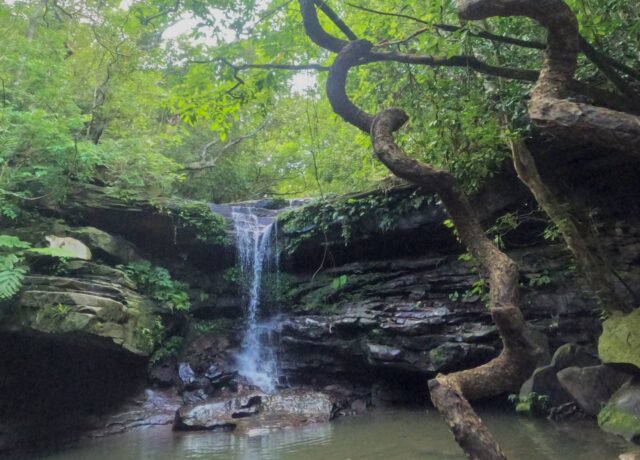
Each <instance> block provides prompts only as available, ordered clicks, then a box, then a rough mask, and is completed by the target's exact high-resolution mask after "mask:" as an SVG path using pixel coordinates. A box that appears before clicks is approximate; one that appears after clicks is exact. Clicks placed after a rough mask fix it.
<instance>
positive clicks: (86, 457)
mask: <svg viewBox="0 0 640 460" xmlns="http://www.w3.org/2000/svg"><path fill="white" fill-rule="evenodd" d="M481 415H482V417H483V419H484V420H485V422H486V423H487V425H488V426H489V428H490V429H491V431H492V432H493V433H494V435H495V436H496V437H497V438H498V440H499V441H500V443H501V444H502V446H503V448H504V450H505V451H506V453H507V456H508V458H509V459H510V460H615V459H616V458H617V456H618V455H619V454H620V453H622V452H624V451H626V450H629V449H630V446H629V444H627V443H626V442H625V441H624V440H622V439H619V438H617V437H614V436H610V435H607V434H605V433H604V432H602V431H600V430H599V429H598V427H597V426H596V425H595V423H593V422H584V423H573V424H552V423H550V422H547V421H544V420H533V419H528V418H522V417H517V416H514V415H513V414H507V413H500V412H497V411H493V412H483V413H482V414H481ZM35 458H41V459H46V460H138V459H140V460H152V459H153V460H186V459H193V460H204V459H207V460H254V459H260V460H294V459H295V460H329V459H330V460H360V459H361V460H365V459H366V460H413V459H416V460H417V459H420V460H464V459H465V456H464V455H463V454H462V452H461V451H460V449H459V448H458V447H457V445H456V444H455V442H454V441H453V438H452V435H451V434H450V433H449V431H448V430H447V428H446V426H445V425H444V423H443V422H442V421H441V419H440V417H439V415H438V414H437V413H435V412H434V411H428V412H425V411H424V410H421V411H418V410H397V409H394V410H373V411H370V412H369V413H367V414H366V415H362V416H358V417H348V418H342V419H338V420H336V421H334V422H332V423H321V424H313V425H307V426H303V427H297V428H289V429H284V430H278V431H272V432H262V433H260V432H256V433H253V434H252V435H249V436H236V435H233V434H231V433H208V432H186V433H174V432H172V431H171V429H170V427H159V428H153V429H141V430H139V431H135V432H130V433H127V434H124V435H119V436H114V437H110V438H105V439H100V440H94V441H87V442H82V443H79V444H75V445H72V446H69V447H67V448H66V449H65V450H63V451H59V452H57V453H55V454H49V455H44V456H42V455H41V456H38V457H35Z"/></svg>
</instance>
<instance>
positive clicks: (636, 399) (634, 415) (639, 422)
mask: <svg viewBox="0 0 640 460" xmlns="http://www.w3.org/2000/svg"><path fill="white" fill-rule="evenodd" d="M598 424H599V425H600V427H601V428H602V429H603V430H605V431H607V432H609V433H613V434H617V435H618V436H622V437H623V438H625V439H626V440H627V441H632V442H635V443H637V444H640V382H638V380H637V379H636V380H634V381H631V382H628V383H626V384H625V385H623V386H622V387H621V388H620V389H619V390H618V391H616V392H615V393H614V394H613V396H611V399H610V400H609V402H608V403H607V405H606V406H605V407H604V408H603V409H602V410H601V411H600V413H599V414H598Z"/></svg>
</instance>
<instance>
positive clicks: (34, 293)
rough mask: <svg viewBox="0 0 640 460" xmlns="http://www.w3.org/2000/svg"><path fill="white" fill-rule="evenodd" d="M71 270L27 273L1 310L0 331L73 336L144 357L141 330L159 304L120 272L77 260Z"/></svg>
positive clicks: (145, 347)
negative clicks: (57, 273)
mask: <svg viewBox="0 0 640 460" xmlns="http://www.w3.org/2000/svg"><path fill="white" fill-rule="evenodd" d="M74 268H77V270H74ZM70 272H71V273H70V276H45V275H32V276H27V277H26V278H25V281H24V289H23V290H22V292H21V293H20V294H19V296H18V297H17V298H16V299H15V300H12V301H11V305H10V306H9V307H8V308H5V309H4V310H3V312H2V323H1V325H0V329H3V330H10V331H19V330H33V331H38V332H42V333H47V334H72V335H74V336H75V337H77V338H82V337H84V339H85V340H86V341H90V342H95V343H100V342H103V343H104V345H108V344H113V345H114V346H115V347H120V348H122V349H124V350H126V351H128V352H131V353H134V354H137V355H141V356H148V355H149V354H150V353H151V351H152V349H151V347H149V345H148V343H147V342H146V341H145V339H144V336H143V335H142V334H140V331H141V330H143V329H145V328H147V329H151V328H152V327H153V321H154V319H153V317H154V315H155V314H157V313H158V312H159V310H158V307H157V305H155V304H154V303H153V302H151V301H150V300H149V299H147V298H145V297H143V296H141V295H139V294H138V293H137V292H135V291H134V290H133V286H131V284H130V283H129V282H128V281H127V280H126V279H125V278H124V275H123V274H122V273H121V272H119V271H118V270H115V269H112V268H110V267H105V266H100V265H97V264H91V263H87V262H79V261H75V262H73V265H72V267H71V269H70ZM92 273H105V274H104V275H101V274H97V275H96V274H92ZM114 275H115V276H114ZM104 345H103V346H104Z"/></svg>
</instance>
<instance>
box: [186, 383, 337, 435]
mask: <svg viewBox="0 0 640 460" xmlns="http://www.w3.org/2000/svg"><path fill="white" fill-rule="evenodd" d="M335 415H336V404H335V402H334V400H333V399H332V398H331V397H330V396H329V395H327V394H325V393H320V392H316V391H305V390H302V389H296V390H287V391H283V392H281V393H277V394H272V395H266V394H263V393H248V394H245V395H242V396H238V397H236V398H233V399H217V400H210V401H207V402H203V403H199V404H195V405H191V406H185V407H182V408H181V409H179V410H178V411H177V412H176V416H175V421H174V429H175V430H213V431H235V432H245V433H246V432H249V431H250V430H255V429H257V428H268V429H273V428H283V427H286V426H295V425H300V424H303V423H311V422H326V421H329V420H331V419H332V418H333V417H334V416H335Z"/></svg>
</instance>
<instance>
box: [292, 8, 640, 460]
mask: <svg viewBox="0 0 640 460" xmlns="http://www.w3.org/2000/svg"><path fill="white" fill-rule="evenodd" d="M299 3H300V9H301V12H302V15H303V18H304V26H305V30H306V33H307V35H308V36H309V38H311V40H312V41H314V43H316V44H317V45H319V46H320V47H322V48H325V49H327V50H329V51H332V52H335V53H338V56H337V57H336V59H335V61H334V62H333V65H332V66H331V68H330V71H329V77H328V79H327V95H328V97H329V101H330V102H331V105H332V107H333V110H334V112H335V113H336V114H338V115H339V116H341V117H342V118H343V119H344V120H345V121H347V122H348V123H350V124H352V125H354V126H356V127H358V128H359V129H361V130H362V131H364V132H366V133H369V134H370V135H371V137H372V141H373V148H374V152H375V154H376V156H377V157H378V158H379V159H380V161H382V162H383V163H384V164H385V165H386V166H387V167H388V168H389V169H390V170H391V171H392V172H393V173H394V174H395V175H397V176H399V177H401V178H403V179H405V180H407V181H409V182H411V183H414V184H418V185H420V186H421V187H422V188H424V189H427V190H430V191H432V192H434V193H437V194H438V195H439V196H440V198H441V199H442V201H443V203H444V205H445V207H446V209H447V211H448V212H449V214H450V215H451V218H452V219H453V221H454V223H455V226H456V229H457V230H458V232H459V235H460V239H461V240H462V242H463V243H464V244H465V246H466V247H467V248H468V250H469V251H470V252H471V254H472V255H473V257H474V258H475V259H476V261H477V262H478V263H479V265H480V267H481V270H482V272H483V275H484V276H486V277H487V278H488V281H489V288H490V300H489V310H490V311H491V314H492V316H493V319H494V321H495V323H496V326H497V328H498V331H499V333H500V337H501V339H502V343H503V349H502V352H501V353H500V355H499V356H498V357H497V358H495V359H493V360H492V361H490V362H488V363H486V364H484V365H482V366H479V367H477V368H475V369H468V370H464V371H460V372H455V373H452V374H448V375H438V376H437V377H436V378H435V379H432V380H430V381H429V390H430V394H431V399H432V401H433V403H434V405H435V406H436V408H437V409H438V410H439V411H440V413H441V414H442V416H443V417H444V419H445V421H446V422H447V424H448V425H449V427H450V428H451V430H452V432H453V434H454V436H455V438H456V441H457V442H458V443H459V444H460V446H461V447H462V448H463V449H464V450H465V452H466V454H467V456H468V457H469V458H470V459H472V460H505V459H506V457H505V455H504V453H503V452H502V451H501V449H500V447H499V446H498V444H497V443H496V441H495V440H494V439H493V437H492V436H491V434H490V433H489V431H488V430H487V429H486V428H485V427H484V425H483V424H482V421H481V420H480V418H479V417H478V416H477V414H475V412H474V411H473V409H472V407H471V405H470V404H469V402H468V400H473V399H478V398H483V397H488V396H493V395H499V394H503V393H505V392H512V391H516V390H517V389H518V388H519V386H520V385H521V384H522V382H523V381H524V380H525V379H526V378H528V377H529V375H530V374H531V372H532V371H533V370H534V368H535V366H536V364H537V361H538V358H539V357H540V356H541V348H540V347H539V346H538V345H537V344H536V341H535V340H534V338H533V335H532V334H531V331H530V330H529V329H528V327H527V324H526V322H525V321H524V318H523V316H522V313H521V312H520V310H519V308H518V267H517V265H516V264H515V262H514V261H513V260H511V259H510V258H509V257H508V256H507V255H506V254H504V253H503V252H502V251H500V250H499V249H498V248H497V247H496V246H495V245H494V244H493V243H492V241H491V240H490V239H488V238H487V236H486V235H485V233H484V231H483V229H482V227H481V225H480V223H479V220H478V218H477V216H476V215H475V213H474V211H473V209H472V207H471V206H470V204H469V201H468V199H467V197H466V196H465V194H464V193H463V191H462V189H461V187H460V186H459V184H458V183H457V181H456V179H455V178H454V177H453V175H452V174H451V173H449V172H448V171H445V170H442V169H437V168H434V167H433V166H431V165H428V164H424V163H421V162H418V161H416V160H414V159H412V158H410V157H408V156H407V155H406V154H405V153H404V152H403V151H402V150H401V149H400V148H399V147H398V146H397V145H396V143H395V142H394V139H393V133H394V132H395V131H397V130H398V129H400V128H401V127H402V126H403V125H404V124H405V123H406V121H407V120H408V117H407V115H406V114H405V113H404V112H403V111H402V110H401V109H396V108H392V109H387V110H384V111H382V112H380V113H379V114H378V115H377V116H376V117H373V116H372V115H370V114H368V113H366V112H365V111H363V110H362V109H361V108H359V107H357V106H356V105H355V104H354V103H353V102H352V101H351V100H350V99H349V97H348V95H347V93H346V89H345V88H346V80H347V75H348V73H349V70H350V69H351V68H352V67H354V66H357V65H362V64H366V63H368V62H378V61H397V62H412V63H416V64H424V65H437V64H438V63H441V64H442V65H445V63H444V61H442V60H440V61H438V60H435V59H433V58H432V57H428V56H427V57H419V56H417V57H416V56H412V55H400V54H393V53H387V54H381V53H376V52H373V51H372V44H371V43H370V42H368V41H365V40H357V37H356V36H355V35H354V34H353V33H352V32H351V31H350V29H349V30H348V32H349V34H347V33H346V32H344V30H343V29H344V28H343V27H340V26H341V23H338V22H336V21H335V14H331V15H327V16H328V17H329V19H331V20H332V21H334V23H335V24H336V26H338V28H339V29H340V30H342V31H343V32H344V33H345V35H348V36H347V38H348V39H349V41H347V40H344V39H340V38H337V37H335V36H333V35H331V34H329V33H327V31H326V30H324V29H323V27H322V25H321V24H320V21H319V20H318V17H317V11H316V4H317V3H318V0H299ZM322 3H323V5H325V6H326V4H324V2H322ZM458 7H459V15H460V17H461V19H470V20H479V19H485V18H489V17H493V16H505V17H506V16H526V17H530V18H532V19H534V20H535V21H537V22H539V23H540V24H541V25H542V26H544V27H545V28H546V29H547V31H548V37H547V49H546V51H545V59H544V64H543V68H542V70H541V72H540V74H539V77H538V78H537V81H536V84H535V86H534V88H533V91H532V94H531V101H530V104H529V115H530V118H531V120H532V122H533V123H534V124H535V125H537V126H539V127H541V128H545V129H547V130H549V131H552V132H554V133H556V134H560V135H562V136H564V137H573V138H575V137H580V138H581V139H583V140H587V141H592V142H596V143H600V144H606V145H607V146H609V147H619V148H632V149H635V148H636V147H638V146H640V119H639V118H638V117H635V116H633V115H630V114H627V113H624V112H616V111H614V110H609V109H604V108H600V107H594V106H591V105H588V104H580V103H575V102H572V101H569V100H567V99H566V98H567V94H568V92H569V89H570V88H574V87H575V82H574V81H573V74H574V71H575V68H576V62H577V59H576V57H577V53H578V51H579V49H580V42H579V35H578V24H577V20H576V17H575V15H574V14H573V12H572V11H571V10H570V9H569V8H568V6H567V5H566V4H565V3H564V2H563V1H562V0H535V1H533V0H459V1H458ZM448 62H449V61H447V63H448ZM514 147H518V146H516V145H514ZM514 151H515V158H516V163H517V164H516V167H517V168H518V169H519V172H520V174H521V178H523V180H524V181H525V183H527V184H528V185H529V186H530V188H531V189H532V191H533V192H534V195H536V198H538V199H539V200H540V201H541V204H542V205H543V206H546V207H547V208H548V210H549V212H550V214H551V213H555V214H554V215H555V216H556V217H558V216H560V215H561V214H560V211H561V210H562V205H561V204H560V203H559V202H558V201H557V200H555V198H554V197H553V195H552V194H551V193H550V192H549V190H548V189H547V188H546V187H544V184H543V183H542V181H541V180H540V177H539V175H538V173H537V170H536V169H535V163H533V159H532V158H531V157H530V155H529V156H527V153H528V151H526V152H524V151H520V150H517V149H514ZM634 153H635V154H637V152H634ZM552 217H553V216H552ZM558 218H559V217H558ZM574 224H575V222H574ZM574 227H575V225H574ZM567 228H568V230H567V232H566V235H568V236H569V239H570V240H571V241H572V242H573V243H572V246H573V248H574V250H576V251H577V252H578V253H581V254H583V255H586V257H585V259H584V262H583V263H584V266H585V267H587V268H589V267H590V266H591V265H593V262H594V261H595V259H588V256H589V255H593V253H589V252H588V251H586V252H585V250H586V249H589V248H588V247H587V246H586V245H585V243H584V240H580V239H579V237H580V236H581V235H580V231H579V229H578V228H577V227H575V228H572V227H567ZM589 261H591V262H589ZM596 271H597V269H596ZM592 273H595V271H592ZM593 279H594V280H595V281H596V284H597V283H601V284H597V286H596V290H597V291H598V292H599V293H600V294H601V295H602V296H603V297H607V298H609V299H610V303H616V302H617V300H616V299H615V290H612V289H610V287H611V286H610V285H606V283H608V282H609V281H610V280H608V279H606V278H603V277H599V276H598V275H596V276H594V277H593Z"/></svg>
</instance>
